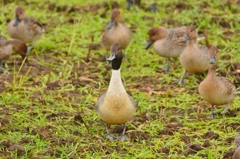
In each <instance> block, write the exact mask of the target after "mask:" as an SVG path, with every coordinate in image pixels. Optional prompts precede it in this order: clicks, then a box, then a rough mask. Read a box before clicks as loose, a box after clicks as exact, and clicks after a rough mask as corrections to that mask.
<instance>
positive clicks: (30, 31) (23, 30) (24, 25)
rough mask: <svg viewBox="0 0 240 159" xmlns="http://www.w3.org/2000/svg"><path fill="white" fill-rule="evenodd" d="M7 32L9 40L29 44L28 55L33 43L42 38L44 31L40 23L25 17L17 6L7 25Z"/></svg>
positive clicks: (21, 8) (23, 11)
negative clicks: (17, 40)
mask: <svg viewBox="0 0 240 159" xmlns="http://www.w3.org/2000/svg"><path fill="white" fill-rule="evenodd" d="M7 32H8V34H9V36H10V37H11V38H14V39H19V40H21V41H23V42H24V43H29V42H31V46H30V47H29V48H28V54H29V52H30V50H31V49H32V48H33V45H34V42H35V41H36V40H38V39H39V38H40V37H41V36H42V34H43V33H44V32H45V30H44V29H43V26H42V24H41V23H40V22H38V21H37V20H35V19H33V18H30V17H27V16H26V14H25V10H24V9H23V7H21V6H18V7H17V8H16V9H15V13H14V20H12V21H10V22H9V23H8V26H7Z"/></svg>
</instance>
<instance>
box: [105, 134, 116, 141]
mask: <svg viewBox="0 0 240 159" xmlns="http://www.w3.org/2000/svg"><path fill="white" fill-rule="evenodd" d="M106 138H107V139H108V140H110V141H113V140H116V139H117V138H116V137H115V136H114V135H107V136H106Z"/></svg>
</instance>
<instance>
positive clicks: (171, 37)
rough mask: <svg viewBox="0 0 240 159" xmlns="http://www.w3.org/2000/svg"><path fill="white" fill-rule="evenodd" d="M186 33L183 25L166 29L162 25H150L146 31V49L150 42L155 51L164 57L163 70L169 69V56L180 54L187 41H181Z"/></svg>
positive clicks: (175, 56) (173, 56) (174, 56)
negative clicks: (164, 65) (147, 38)
mask: <svg viewBox="0 0 240 159" xmlns="http://www.w3.org/2000/svg"><path fill="white" fill-rule="evenodd" d="M185 33H186V28H185V27H180V28H174V29H167V28H166V27H164V26H156V27H152V28H151V29H150V30H149V31H148V36H149V40H148V42H147V44H146V46H145V49H146V50H147V49H148V48H149V47H150V46H151V45H152V44H153V47H154V50H155V52H156V53H157V54H158V55H160V56H162V57H165V58H166V63H167V65H166V67H164V68H162V69H163V70H164V71H170V70H171V66H170V63H169V60H170V58H177V57H179V56H180V54H181V53H182V51H183V50H184V48H185V47H186V46H187V42H186V41H183V40H182V39H183V37H184V35H185Z"/></svg>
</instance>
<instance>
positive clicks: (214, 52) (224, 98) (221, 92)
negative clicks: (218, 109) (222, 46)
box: [198, 46, 237, 118]
mask: <svg viewBox="0 0 240 159" xmlns="http://www.w3.org/2000/svg"><path fill="white" fill-rule="evenodd" d="M209 53H210V54H209V56H210V60H209V64H208V67H209V69H208V74H207V76H206V78H205V79H204V80H203V81H202V82H201V83H200V84H199V86H198V92H199V94H200V95H201V96H202V98H203V99H204V100H206V101H207V102H208V103H210V104H211V110H212V114H211V116H212V117H213V118H214V116H215V114H214V111H213V109H214V105H224V104H227V106H226V107H225V109H224V110H223V112H222V114H225V113H226V112H227V110H228V109H229V108H230V106H231V104H232V102H233V99H234V98H235V96H236V94H237V90H236V87H235V86H234V85H233V84H232V83H231V81H230V80H229V79H227V78H225V77H217V76H216V68H217V59H218V56H219V53H218V48H217V47H216V46H212V47H211V48H210V50H209Z"/></svg>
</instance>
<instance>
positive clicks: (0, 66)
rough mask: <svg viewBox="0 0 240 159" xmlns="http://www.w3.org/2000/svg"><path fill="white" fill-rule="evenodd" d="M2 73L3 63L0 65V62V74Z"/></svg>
mask: <svg viewBox="0 0 240 159" xmlns="http://www.w3.org/2000/svg"><path fill="white" fill-rule="evenodd" d="M3 72H4V70H3V63H2V61H1V60H0V73H3Z"/></svg>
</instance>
